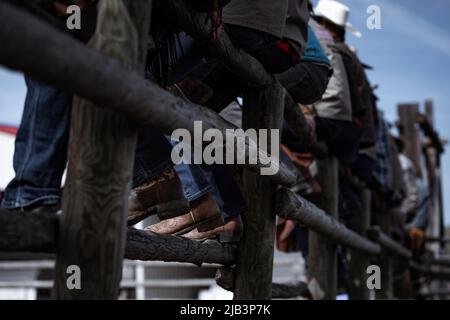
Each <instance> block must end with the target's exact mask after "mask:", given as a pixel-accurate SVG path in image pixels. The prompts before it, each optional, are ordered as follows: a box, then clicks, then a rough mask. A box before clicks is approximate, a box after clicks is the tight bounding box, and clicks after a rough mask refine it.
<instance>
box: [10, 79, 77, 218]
mask: <svg viewBox="0 0 450 320" xmlns="http://www.w3.org/2000/svg"><path fill="white" fill-rule="evenodd" d="M26 84H27V87H28V92H27V96H26V100H25V108H24V113H23V117H22V121H21V124H20V127H19V131H18V133H17V137H16V142H15V152H14V170H15V172H16V176H15V178H14V179H13V180H12V181H11V182H10V184H9V185H8V187H7V188H6V190H5V197H4V199H3V202H2V206H3V207H5V208H11V209H15V208H25V207H30V206H32V205H33V206H41V205H46V206H47V205H56V206H59V205H60V202H61V193H60V190H61V179H62V175H63V172H64V169H65V167H66V160H67V144H68V136H69V130H68V129H69V122H70V110H71V103H72V94H70V93H68V92H61V91H59V90H58V89H56V88H53V87H50V86H47V85H44V84H41V83H39V82H37V81H35V80H33V79H31V78H29V77H26Z"/></svg>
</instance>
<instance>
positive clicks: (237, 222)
mask: <svg viewBox="0 0 450 320" xmlns="http://www.w3.org/2000/svg"><path fill="white" fill-rule="evenodd" d="M242 233H243V225H242V220H241V218H240V217H236V218H233V219H231V220H230V221H228V222H227V223H225V225H223V226H220V227H218V228H215V229H213V230H210V231H206V232H200V231H198V230H197V229H194V230H192V231H190V232H188V233H185V234H182V235H181V236H182V237H184V238H187V239H190V240H194V241H200V242H202V241H206V240H210V239H217V240H219V242H220V243H227V244H237V243H239V241H240V240H241V238H242Z"/></svg>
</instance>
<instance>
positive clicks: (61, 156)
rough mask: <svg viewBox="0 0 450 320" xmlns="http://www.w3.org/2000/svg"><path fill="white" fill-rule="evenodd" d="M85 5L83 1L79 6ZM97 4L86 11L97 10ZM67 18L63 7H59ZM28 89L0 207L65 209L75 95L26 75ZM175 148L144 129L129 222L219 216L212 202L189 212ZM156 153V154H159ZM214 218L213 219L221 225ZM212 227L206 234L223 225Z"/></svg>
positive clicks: (85, 37) (88, 28)
mask: <svg viewBox="0 0 450 320" xmlns="http://www.w3.org/2000/svg"><path fill="white" fill-rule="evenodd" d="M75 3H77V4H78V5H80V6H81V5H82V3H81V2H75ZM95 8H96V7H95V6H93V5H92V6H91V5H90V6H89V7H87V8H86V10H93V11H95ZM57 9H58V12H59V13H60V14H62V15H64V14H65V12H66V11H65V7H61V6H57ZM94 27H95V19H94V24H93V25H92V24H89V23H87V24H85V25H83V29H82V31H84V32H82V33H81V34H82V38H80V39H82V40H85V42H86V41H87V40H88V39H89V38H90V35H92V33H93V31H94ZM26 83H27V86H28V92H27V98H26V101H25V107H24V114H23V117H22V122H21V125H20V127H19V130H18V133H17V138H16V148H15V155H14V168H15V170H16V176H15V178H14V179H13V180H12V181H11V182H10V183H9V185H8V186H7V188H6V190H5V195H4V198H3V200H2V204H1V205H2V207H4V208H7V209H12V210H27V211H34V212H37V211H39V212H40V211H50V212H56V211H57V210H58V209H59V208H60V206H61V195H60V189H61V188H60V187H61V180H62V176H63V172H64V169H65V166H66V161H67V144H68V135H69V126H70V110H71V104H72V93H69V92H62V91H60V90H57V89H56V88H53V87H51V86H47V85H45V84H42V83H39V82H37V81H35V80H33V79H31V78H30V77H28V76H26ZM171 150H172V147H171V145H170V143H169V142H168V141H167V139H166V138H165V137H164V136H163V135H162V134H161V133H159V132H157V131H156V130H152V129H148V128H141V129H140V130H139V138H138V144H137V148H136V157H135V164H134V176H133V183H132V188H133V189H132V191H131V193H130V197H129V205H128V206H129V215H128V221H129V224H134V223H137V222H139V221H141V220H143V219H144V218H146V217H147V216H149V215H152V214H158V215H159V216H160V218H161V219H167V218H172V217H176V216H179V215H185V214H190V215H193V216H194V219H195V221H196V223H201V222H202V221H203V220H208V219H213V218H214V217H215V216H216V217H217V216H218V217H219V218H220V213H219V212H217V210H211V207H212V206H213V205H211V203H210V202H209V201H208V199H206V198H205V199H204V201H207V204H206V205H205V204H203V203H202V202H199V203H197V205H198V206H199V208H198V210H196V208H194V212H191V213H189V211H190V208H189V203H188V202H187V200H186V198H185V196H184V193H183V189H182V185H181V182H180V180H179V178H178V176H177V174H176V172H175V170H174V169H173V163H172V161H171V158H170V153H171ZM155 151H156V152H155ZM219 220H220V219H216V220H214V221H219ZM220 225H221V223H220V221H219V222H218V223H214V224H209V225H208V226H207V229H208V230H211V229H214V228H216V227H218V226H220Z"/></svg>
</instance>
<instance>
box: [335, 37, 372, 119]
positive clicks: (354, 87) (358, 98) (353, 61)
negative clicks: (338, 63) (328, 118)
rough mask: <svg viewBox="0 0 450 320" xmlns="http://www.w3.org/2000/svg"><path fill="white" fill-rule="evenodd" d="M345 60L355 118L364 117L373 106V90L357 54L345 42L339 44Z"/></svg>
mask: <svg viewBox="0 0 450 320" xmlns="http://www.w3.org/2000/svg"><path fill="white" fill-rule="evenodd" d="M336 45H337V48H338V50H339V52H340V53H341V55H342V58H343V60H344V65H345V70H346V71H347V78H348V82H349V87H350V96H351V100H352V114H353V117H363V116H364V114H365V113H366V112H368V111H369V110H370V106H371V104H372V89H371V87H370V83H369V80H368V79H367V76H366V72H365V71H364V67H363V65H362V64H361V62H360V61H359V59H358V57H357V56H356V54H355V53H354V52H353V51H352V50H351V49H350V48H349V47H348V46H347V44H345V43H344V42H340V43H337V44H336Z"/></svg>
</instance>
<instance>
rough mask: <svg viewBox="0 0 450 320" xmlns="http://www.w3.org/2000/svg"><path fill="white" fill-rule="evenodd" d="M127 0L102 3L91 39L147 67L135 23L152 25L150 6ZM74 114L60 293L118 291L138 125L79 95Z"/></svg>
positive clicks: (87, 295) (113, 294)
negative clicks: (75, 285)
mask: <svg viewBox="0 0 450 320" xmlns="http://www.w3.org/2000/svg"><path fill="white" fill-rule="evenodd" d="M126 2H127V4H128V7H129V8H130V9H132V10H130V12H128V10H127V7H126V6H125V5H124V2H123V1H122V0H101V1H100V2H99V3H98V21H97V29H96V33H95V35H94V36H93V38H92V39H91V41H90V43H89V46H91V47H92V48H95V49H96V50H98V51H100V52H102V53H103V54H105V55H107V56H109V57H111V58H115V59H117V60H119V61H121V62H122V63H123V64H124V65H125V66H127V67H128V68H130V69H136V68H137V66H138V65H139V66H141V67H142V61H143V60H142V59H143V57H144V52H143V50H144V48H145V46H144V44H146V41H145V40H143V41H139V33H138V31H137V30H139V32H141V34H140V35H141V36H142V37H143V38H141V39H144V38H145V36H146V34H147V33H148V31H149V30H150V17H151V15H150V10H151V6H150V1H147V0H142V1H141V0H138V1H136V0H135V1H131V0H128V1H126ZM130 13H132V14H134V15H135V17H134V18H136V19H135V22H136V24H135V23H133V18H132V17H131V16H130ZM142 32H144V33H142ZM142 71H143V70H142ZM98 90H102V88H101V87H100V86H99V87H98ZM71 121H72V122H71V131H70V147H69V165H68V175H67V183H66V186H65V188H64V198H63V214H62V217H61V226H60V234H59V243H58V255H57V262H56V275H55V285H54V297H55V298H57V299H115V298H117V297H118V294H119V287H120V281H121V278H122V260H123V257H124V246H125V227H126V216H127V197H128V193H129V189H130V181H131V175H132V169H133V163H134V161H133V160H134V152H135V145H136V139H137V131H136V126H135V125H134V123H132V122H131V121H130V120H129V119H128V118H126V117H124V116H123V115H120V114H118V113H116V112H113V111H111V110H107V109H101V108H94V106H93V104H92V103H91V102H89V101H87V100H83V99H80V98H78V97H75V98H74V103H73V110H72V120H71ZM69 266H76V267H78V268H79V271H80V276H81V278H80V280H81V282H80V286H81V288H80V290H70V288H68V284H69V283H70V281H71V280H70V279H68V277H69V276H70V275H71V274H68V273H67V272H68V270H70V269H68V267H69ZM72 272H73V271H72Z"/></svg>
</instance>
